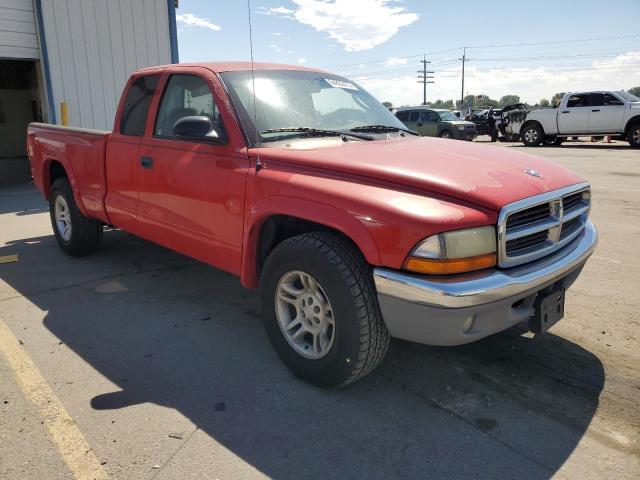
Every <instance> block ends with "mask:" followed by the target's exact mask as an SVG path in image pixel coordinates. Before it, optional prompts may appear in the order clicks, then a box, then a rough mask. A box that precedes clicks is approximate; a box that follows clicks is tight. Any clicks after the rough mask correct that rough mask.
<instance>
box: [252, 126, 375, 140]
mask: <svg viewBox="0 0 640 480" xmlns="http://www.w3.org/2000/svg"><path fill="white" fill-rule="evenodd" d="M264 133H301V134H303V135H307V136H310V137H329V136H331V137H345V136H346V137H354V138H358V139H360V140H373V137H370V136H369V135H357V134H355V133H349V132H341V131H339V130H323V129H321V128H310V127H289V128H270V129H268V130H262V131H261V132H260V135H262V134H264Z"/></svg>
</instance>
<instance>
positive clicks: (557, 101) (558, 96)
mask: <svg viewBox="0 0 640 480" xmlns="http://www.w3.org/2000/svg"><path fill="white" fill-rule="evenodd" d="M565 93H566V92H560V93H556V94H555V95H554V96H553V97H551V105H560V101H561V100H562V97H564V95H565Z"/></svg>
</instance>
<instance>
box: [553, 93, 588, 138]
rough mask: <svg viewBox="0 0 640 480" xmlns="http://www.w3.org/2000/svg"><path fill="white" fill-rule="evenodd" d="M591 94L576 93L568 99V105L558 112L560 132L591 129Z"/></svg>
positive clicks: (582, 131) (578, 131)
mask: <svg viewBox="0 0 640 480" xmlns="http://www.w3.org/2000/svg"><path fill="white" fill-rule="evenodd" d="M590 110H591V107H590V106H589V94H587V93H576V94H574V95H571V96H570V97H569V98H568V100H567V105H566V106H565V107H564V108H562V107H560V111H559V112H558V129H559V131H560V133H586V132H588V131H589V113H590Z"/></svg>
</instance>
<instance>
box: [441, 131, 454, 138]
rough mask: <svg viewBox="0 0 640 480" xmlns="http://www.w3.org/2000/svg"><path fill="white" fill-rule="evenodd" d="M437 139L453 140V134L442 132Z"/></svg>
mask: <svg viewBox="0 0 640 480" xmlns="http://www.w3.org/2000/svg"><path fill="white" fill-rule="evenodd" d="M439 137H440V138H449V139H453V134H452V133H451V131H450V130H443V131H441V132H440V135H439Z"/></svg>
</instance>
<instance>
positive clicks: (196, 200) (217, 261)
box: [138, 67, 249, 274]
mask: <svg viewBox="0 0 640 480" xmlns="http://www.w3.org/2000/svg"><path fill="white" fill-rule="evenodd" d="M173 72H176V73H173ZM217 82H218V79H217V78H215V77H214V76H213V75H212V74H211V73H210V72H209V71H207V70H205V69H199V70H194V69H192V70H188V69H187V70H185V67H183V68H181V69H177V68H176V69H174V70H172V73H171V74H165V75H164V76H163V81H162V84H161V86H160V90H161V91H162V92H163V93H162V96H161V97H159V99H156V100H155V105H154V107H153V108H152V112H151V116H150V118H149V121H148V122H147V124H148V125H147V131H146V134H145V137H144V138H143V140H142V143H141V145H140V151H139V162H138V179H139V203H138V225H139V230H140V234H141V236H143V237H145V238H147V239H149V240H152V241H153V242H156V243H159V244H161V245H164V246H166V247H168V248H171V249H173V250H177V251H179V252H182V253H184V254H186V255H189V256H191V257H193V258H197V259H199V260H202V261H204V262H207V263H210V264H212V265H215V266H217V267H219V268H221V269H223V270H227V271H229V272H232V273H236V274H238V273H239V272H240V264H241V254H242V249H241V245H242V226H243V213H244V196H245V177H246V175H247V169H248V167H249V159H248V157H247V154H246V152H245V151H244V149H243V148H242V147H244V143H243V142H242V140H241V138H242V137H241V134H240V132H239V131H238V132H235V130H234V132H235V133H234V135H233V136H230V135H228V132H227V131H228V129H225V123H228V124H230V125H231V127H234V128H235V127H236V124H235V123H234V121H233V117H231V113H230V112H229V111H228V110H229V109H227V111H226V113H225V115H222V114H221V111H220V109H219V108H218V106H219V105H224V104H225V102H224V99H223V98H219V97H218V96H217V95H215V94H214V93H213V92H223V89H222V87H221V86H220V85H218V84H217ZM203 115H204V116H207V117H209V119H210V120H211V123H212V125H213V126H214V127H216V130H217V131H218V132H219V133H220V138H219V139H218V140H210V139H206V138H202V139H197V140H196V139H185V138H180V137H178V136H177V135H176V134H175V132H174V131H173V126H174V125H175V123H176V122H177V121H178V120H180V119H182V118H184V117H187V116H203ZM225 116H226V118H227V121H226V122H225V121H224V118H225Z"/></svg>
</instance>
